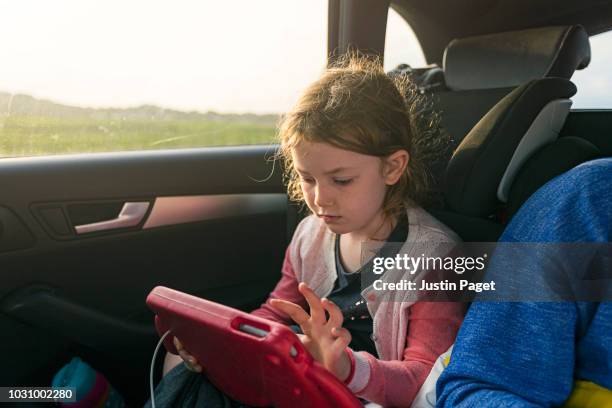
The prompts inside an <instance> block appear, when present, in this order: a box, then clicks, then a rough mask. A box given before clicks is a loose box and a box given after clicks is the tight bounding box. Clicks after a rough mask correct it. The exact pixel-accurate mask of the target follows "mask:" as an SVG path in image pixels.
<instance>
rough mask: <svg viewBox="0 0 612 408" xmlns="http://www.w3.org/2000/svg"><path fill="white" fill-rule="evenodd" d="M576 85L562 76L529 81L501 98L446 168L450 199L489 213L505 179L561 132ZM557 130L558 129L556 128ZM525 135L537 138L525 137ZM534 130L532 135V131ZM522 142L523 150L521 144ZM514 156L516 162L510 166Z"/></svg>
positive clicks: (460, 208) (456, 205) (458, 206)
mask: <svg viewBox="0 0 612 408" xmlns="http://www.w3.org/2000/svg"><path fill="white" fill-rule="evenodd" d="M575 93H576V86H575V85H574V84H572V83H571V82H570V81H568V80H566V79H562V78H545V79H539V80H534V81H530V82H528V83H526V84H524V85H522V86H520V87H518V88H516V89H514V90H513V91H512V92H510V93H509V94H508V95H506V96H505V97H504V98H502V99H501V100H500V101H499V102H498V103H497V104H496V105H495V106H494V107H493V108H492V109H491V110H490V111H489V112H488V113H487V114H486V115H485V116H484V117H483V118H482V119H481V120H480V121H479V122H478V123H477V124H476V126H474V128H473V129H472V130H471V131H470V132H469V133H468V134H467V136H466V137H465V138H464V139H463V141H462V142H461V144H460V145H459V146H458V147H457V149H456V150H455V152H454V153H453V156H452V157H451V159H450V162H449V163H448V166H447V168H446V180H445V199H446V204H447V206H448V208H449V209H450V210H452V211H455V212H458V213H460V214H465V215H471V216H477V217H483V216H484V217H486V216H489V215H491V214H493V213H494V212H495V209H496V207H497V204H498V203H499V198H498V190H499V188H500V183H501V181H502V179H505V183H506V184H507V186H508V187H506V191H507V189H508V188H509V187H510V186H511V185H512V181H513V177H514V176H515V175H516V173H517V172H518V170H519V169H520V165H521V164H522V163H523V162H524V161H525V160H526V159H527V158H528V156H529V155H530V154H532V153H533V150H534V149H537V148H539V147H541V145H542V144H543V143H547V142H549V141H550V140H551V139H552V137H549V136H547V137H545V138H541V134H542V133H552V134H553V135H554V136H557V135H558V134H557V133H558V130H559V129H560V125H559V123H563V121H564V120H565V117H566V115H567V111H568V110H569V104H568V103H567V100H568V99H569V98H570V97H571V96H573V95H574V94H575ZM555 132H557V133H555ZM526 135H531V136H535V137H536V139H535V140H527V141H524V140H523V139H524V138H525V136H526ZM531 136H530V137H531ZM519 145H522V147H521V149H518V150H519V153H518V154H517V153H516V152H517V148H518V147H519ZM511 162H514V163H517V164H516V165H515V166H514V167H515V168H514V170H513V171H509V170H508V169H509V166H510V164H511Z"/></svg>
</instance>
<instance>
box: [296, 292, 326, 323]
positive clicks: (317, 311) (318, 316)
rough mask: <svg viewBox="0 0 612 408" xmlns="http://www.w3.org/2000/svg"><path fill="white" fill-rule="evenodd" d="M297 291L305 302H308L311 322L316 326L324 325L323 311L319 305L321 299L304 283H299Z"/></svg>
mask: <svg viewBox="0 0 612 408" xmlns="http://www.w3.org/2000/svg"><path fill="white" fill-rule="evenodd" d="M298 290H299V291H300V293H301V294H302V295H303V296H304V298H305V299H306V302H308V306H310V316H311V318H312V320H313V321H314V322H315V323H318V324H323V323H325V320H326V319H325V310H324V309H323V305H321V299H319V297H318V296H317V295H316V294H315V293H314V292H313V291H312V289H310V288H309V287H308V285H306V284H305V283H304V282H301V283H300V285H299V286H298Z"/></svg>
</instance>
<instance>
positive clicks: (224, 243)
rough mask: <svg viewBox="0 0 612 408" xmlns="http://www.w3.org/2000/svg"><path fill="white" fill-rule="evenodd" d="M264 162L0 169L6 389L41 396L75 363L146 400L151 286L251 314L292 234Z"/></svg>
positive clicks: (239, 151) (139, 155) (96, 157)
mask: <svg viewBox="0 0 612 408" xmlns="http://www.w3.org/2000/svg"><path fill="white" fill-rule="evenodd" d="M269 153H270V148H268V147H266V146H259V147H258V146H255V147H249V146H243V147H232V148H210V149H206V148H203V149H186V150H174V151H172V150H168V151H154V152H123V153H107V154H89V155H74V156H56V157H34V158H14V159H3V160H0V186H1V191H2V199H1V200H2V201H1V202H0V225H2V233H1V235H0V251H1V252H0V270H1V271H2V281H1V282H2V283H1V285H0V299H1V300H0V310H1V312H2V313H1V315H0V327H1V329H0V333H1V334H0V336H1V337H2V339H1V340H0V341H1V344H3V346H4V348H5V350H10V353H7V354H6V356H5V363H6V367H10V369H8V370H3V371H2V373H1V374H0V377H1V378H0V383H1V384H3V385H26V384H29V385H39V386H40V385H43V384H48V383H49V379H50V376H51V375H52V373H53V372H54V371H56V370H57V369H58V368H59V367H60V366H61V364H62V362H65V361H67V360H68V359H69V358H70V357H71V356H73V355H79V356H81V357H82V358H83V359H85V360H86V361H87V362H88V363H89V364H90V365H93V366H94V367H96V368H97V369H98V370H100V371H102V372H105V373H108V375H112V379H113V381H114V382H115V383H116V386H118V387H122V385H124V384H127V383H128V380H132V379H135V378H138V379H140V380H139V382H140V383H141V384H140V385H141V386H142V387H139V388H140V390H141V392H140V394H142V390H146V388H147V387H146V380H147V375H146V369H147V368H148V362H149V361H150V358H151V355H152V352H153V348H154V346H155V344H156V341H157V338H158V337H157V335H156V333H155V332H154V330H153V326H152V314H151V313H150V312H149V311H148V309H147V308H146V305H145V297H146V295H147V294H148V292H149V291H150V290H151V289H152V288H153V287H155V286H156V285H164V286H168V287H172V288H175V289H178V290H182V291H185V292H187V293H191V294H194V295H197V296H201V297H206V298H208V299H212V300H215V301H219V302H222V303H225V304H229V305H232V306H234V307H238V308H241V309H250V308H254V307H256V306H257V305H258V304H259V303H260V302H261V301H262V300H263V299H264V298H265V296H266V294H267V293H268V292H269V290H270V289H271V288H272V287H273V285H274V283H275V281H276V280H277V279H278V277H279V276H280V275H279V271H280V265H281V262H282V258H283V254H284V248H285V246H286V245H287V240H288V237H289V235H288V234H289V233H290V232H291V231H289V230H288V227H287V226H288V225H294V222H292V221H291V220H289V223H288V219H287V217H288V212H287V208H288V203H287V198H286V194H285V192H284V189H283V186H282V183H281V177H280V174H279V170H278V168H276V169H275V170H274V171H273V169H272V165H271V164H270V163H269V162H268V161H266V157H267V156H266V155H267V154H269ZM132 386H133V383H132ZM136 388H137V387H133V388H131V389H136ZM129 389H130V388H128V387H126V392H127V393H129Z"/></svg>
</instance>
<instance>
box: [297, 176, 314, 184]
mask: <svg viewBox="0 0 612 408" xmlns="http://www.w3.org/2000/svg"><path fill="white" fill-rule="evenodd" d="M300 181H301V182H302V183H306V184H313V183H314V179H311V178H309V177H300Z"/></svg>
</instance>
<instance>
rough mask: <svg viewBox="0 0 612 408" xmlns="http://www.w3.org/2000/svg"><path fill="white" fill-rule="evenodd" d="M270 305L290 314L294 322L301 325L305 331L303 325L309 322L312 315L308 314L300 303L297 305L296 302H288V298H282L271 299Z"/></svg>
mask: <svg viewBox="0 0 612 408" xmlns="http://www.w3.org/2000/svg"><path fill="white" fill-rule="evenodd" d="M270 305H272V307H274V308H276V309H278V310H280V311H281V312H284V313H286V314H288V315H289V317H291V319H293V321H294V322H296V323H297V324H299V325H300V327H301V328H302V331H304V327H303V325H306V324H307V323H308V320H309V319H310V315H308V313H306V311H305V310H304V309H302V307H301V306H300V305H296V304H295V303H291V302H287V301H286V300H282V299H270Z"/></svg>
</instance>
